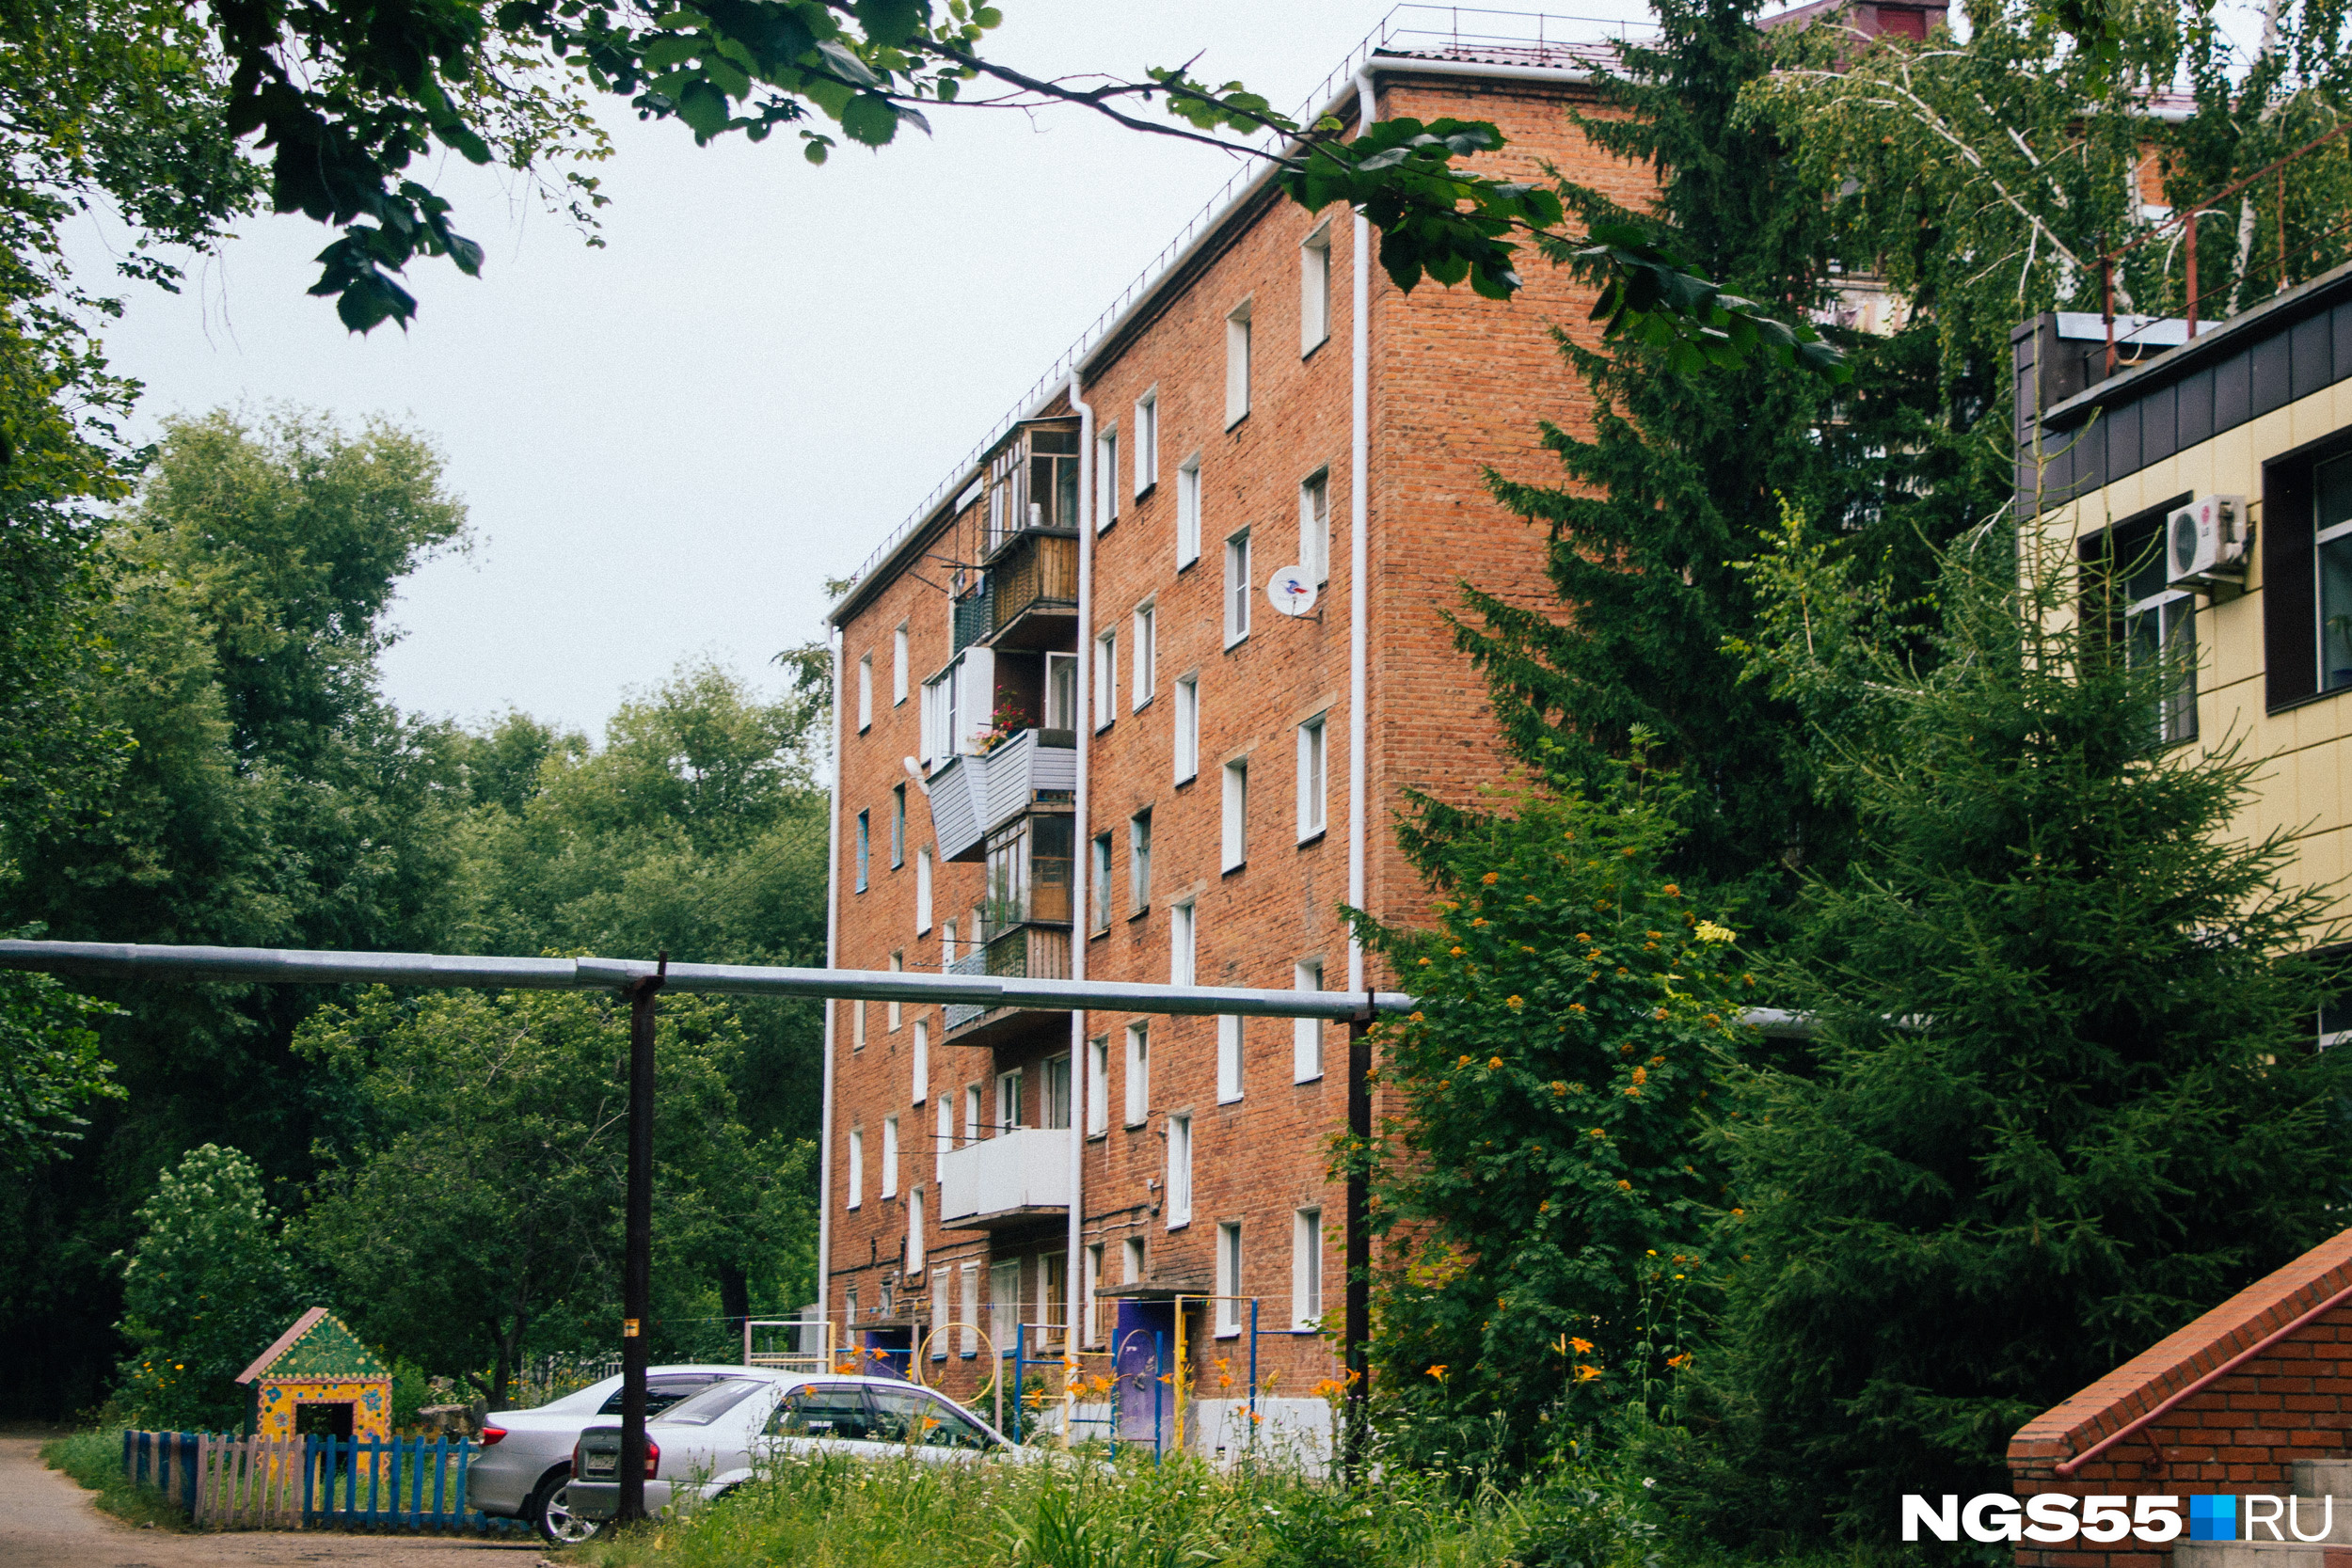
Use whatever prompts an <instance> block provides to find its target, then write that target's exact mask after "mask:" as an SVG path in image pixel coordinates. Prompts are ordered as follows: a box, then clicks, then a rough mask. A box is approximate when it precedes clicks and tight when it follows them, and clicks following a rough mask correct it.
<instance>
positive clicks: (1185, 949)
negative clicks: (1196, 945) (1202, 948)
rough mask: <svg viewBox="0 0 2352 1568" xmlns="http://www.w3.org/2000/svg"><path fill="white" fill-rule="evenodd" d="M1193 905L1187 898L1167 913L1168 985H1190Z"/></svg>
mask: <svg viewBox="0 0 2352 1568" xmlns="http://www.w3.org/2000/svg"><path fill="white" fill-rule="evenodd" d="M1192 939H1193V903H1192V900H1191V899H1189V898H1187V899H1185V900H1184V902H1183V903H1181V904H1177V905H1174V906H1172V907H1171V908H1170V909H1169V910H1168V984H1169V985H1171V986H1188V985H1191V984H1192V972H1193V951H1192Z"/></svg>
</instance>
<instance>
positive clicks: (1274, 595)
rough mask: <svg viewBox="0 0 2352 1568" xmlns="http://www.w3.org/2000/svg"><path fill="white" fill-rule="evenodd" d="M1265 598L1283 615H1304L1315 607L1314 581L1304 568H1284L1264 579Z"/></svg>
mask: <svg viewBox="0 0 2352 1568" xmlns="http://www.w3.org/2000/svg"><path fill="white" fill-rule="evenodd" d="M1265 597H1266V603H1268V604H1270V605H1272V606H1273V607H1274V608H1275V609H1276V610H1279V611H1281V612H1282V613H1283V614H1285V615H1304V614H1306V613H1307V611H1309V610H1312V609H1314V607H1315V579H1314V578H1311V577H1309V576H1308V575H1307V568H1305V567H1304V566H1285V567H1283V568H1282V569H1281V570H1279V571H1278V572H1276V573H1275V574H1274V575H1273V576H1272V577H1270V578H1266V585H1265Z"/></svg>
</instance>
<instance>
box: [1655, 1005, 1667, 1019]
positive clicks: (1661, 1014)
mask: <svg viewBox="0 0 2352 1568" xmlns="http://www.w3.org/2000/svg"><path fill="white" fill-rule="evenodd" d="M1653 1016H1655V1017H1656V1018H1657V1020H1658V1022H1661V1023H1663V1022H1666V1009H1665V1008H1663V1007H1661V1008H1659V1009H1658V1011H1657V1013H1656V1014H1655V1015H1653Z"/></svg>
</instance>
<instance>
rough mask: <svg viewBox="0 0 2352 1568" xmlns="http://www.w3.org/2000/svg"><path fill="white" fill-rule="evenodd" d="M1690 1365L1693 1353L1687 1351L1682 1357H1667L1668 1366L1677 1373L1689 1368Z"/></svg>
mask: <svg viewBox="0 0 2352 1568" xmlns="http://www.w3.org/2000/svg"><path fill="white" fill-rule="evenodd" d="M1690 1364H1691V1353H1690V1352H1689V1351H1687V1350H1686V1351H1684V1352H1683V1353H1682V1354H1680V1355H1670V1356H1668V1357H1666V1365H1667V1366H1669V1367H1672V1368H1673V1369H1674V1370H1677V1371H1680V1370H1682V1369H1683V1368H1685V1367H1687V1366H1689V1365H1690Z"/></svg>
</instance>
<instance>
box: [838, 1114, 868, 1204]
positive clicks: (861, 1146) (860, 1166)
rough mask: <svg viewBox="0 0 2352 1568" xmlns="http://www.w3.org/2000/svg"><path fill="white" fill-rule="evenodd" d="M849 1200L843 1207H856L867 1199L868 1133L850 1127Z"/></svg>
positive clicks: (847, 1189) (846, 1188)
mask: <svg viewBox="0 0 2352 1568" xmlns="http://www.w3.org/2000/svg"><path fill="white" fill-rule="evenodd" d="M845 1190H846V1191H847V1192H848V1194H849V1198H850V1200H849V1202H848V1203H847V1204H845V1205H843V1207H845V1208H849V1209H855V1208H857V1207H858V1206H859V1205H861V1204H863V1203H864V1202H865V1201H866V1133H865V1132H864V1131H863V1130H862V1129H859V1128H855V1127H852V1128H851V1129H850V1171H849V1180H848V1181H847V1182H846V1183H845Z"/></svg>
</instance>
